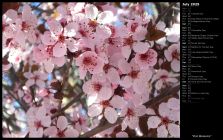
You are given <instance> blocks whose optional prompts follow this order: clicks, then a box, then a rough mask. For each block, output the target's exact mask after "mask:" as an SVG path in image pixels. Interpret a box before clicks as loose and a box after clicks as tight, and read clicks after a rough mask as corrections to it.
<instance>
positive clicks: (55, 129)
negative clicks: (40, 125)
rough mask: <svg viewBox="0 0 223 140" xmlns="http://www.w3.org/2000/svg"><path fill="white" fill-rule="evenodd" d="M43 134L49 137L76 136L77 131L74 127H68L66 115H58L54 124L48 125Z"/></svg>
mask: <svg viewBox="0 0 223 140" xmlns="http://www.w3.org/2000/svg"><path fill="white" fill-rule="evenodd" d="M44 134H45V135H47V136H49V137H59V138H63V137H78V135H79V133H78V131H77V130H76V129H73V128H72V127H68V122H67V119H66V117H64V116H60V117H58V119H57V122H56V126H50V127H48V128H47V129H45V130H44Z"/></svg>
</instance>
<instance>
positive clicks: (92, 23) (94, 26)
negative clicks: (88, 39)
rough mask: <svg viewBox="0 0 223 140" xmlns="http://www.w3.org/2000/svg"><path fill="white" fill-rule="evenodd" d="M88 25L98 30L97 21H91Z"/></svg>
mask: <svg viewBox="0 0 223 140" xmlns="http://www.w3.org/2000/svg"><path fill="white" fill-rule="evenodd" d="M88 25H89V26H90V27H92V28H96V27H97V21H95V20H90V21H89V23H88Z"/></svg>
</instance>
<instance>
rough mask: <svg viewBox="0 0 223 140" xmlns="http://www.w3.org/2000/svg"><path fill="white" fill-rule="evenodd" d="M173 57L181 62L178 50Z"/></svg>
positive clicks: (173, 53)
mask: <svg viewBox="0 0 223 140" xmlns="http://www.w3.org/2000/svg"><path fill="white" fill-rule="evenodd" d="M172 57H173V59H177V60H180V58H179V57H180V54H179V53H178V52H177V50H175V51H173V52H172Z"/></svg>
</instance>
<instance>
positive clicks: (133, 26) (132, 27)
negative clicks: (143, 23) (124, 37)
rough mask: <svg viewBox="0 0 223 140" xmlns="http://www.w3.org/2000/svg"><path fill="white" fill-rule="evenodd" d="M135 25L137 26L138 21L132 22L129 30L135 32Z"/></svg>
mask: <svg viewBox="0 0 223 140" xmlns="http://www.w3.org/2000/svg"><path fill="white" fill-rule="evenodd" d="M137 27H138V23H133V24H132V25H131V31H132V32H135V31H136V28H137Z"/></svg>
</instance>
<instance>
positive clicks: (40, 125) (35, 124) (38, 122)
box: [34, 121, 42, 129]
mask: <svg viewBox="0 0 223 140" xmlns="http://www.w3.org/2000/svg"><path fill="white" fill-rule="evenodd" d="M34 126H35V127H36V128H37V129H38V128H40V127H42V124H41V121H35V122H34Z"/></svg>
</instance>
